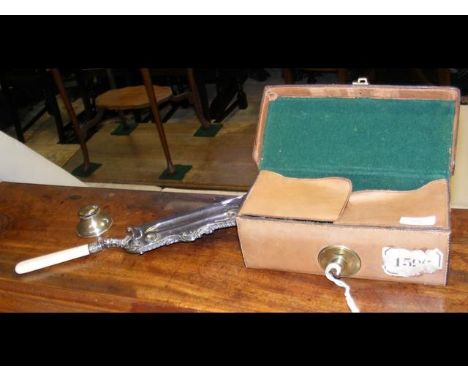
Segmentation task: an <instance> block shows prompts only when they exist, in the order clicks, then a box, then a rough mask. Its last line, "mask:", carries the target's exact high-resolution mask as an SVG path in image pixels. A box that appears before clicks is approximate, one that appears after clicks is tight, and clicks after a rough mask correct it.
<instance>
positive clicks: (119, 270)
mask: <svg viewBox="0 0 468 382" xmlns="http://www.w3.org/2000/svg"><path fill="white" fill-rule="evenodd" d="M221 198H224V197H220V196H213V195H201V194H188V193H164V192H147V191H127V190H114V189H98V188H75V187H57V186H41V185H27V184H16V183H6V182H5V183H0V311H2V312H12V311H15V312H52V311H53V312H76V311H85V312H91V311H125V312H183V311H186V312H193V311H204V312H206V311H209V312H347V311H348V308H347V305H346V302H345V299H344V296H343V290H342V289H341V288H338V287H337V286H335V285H333V284H332V283H331V282H330V281H328V280H327V279H326V278H325V277H323V276H315V275H306V274H295V273H287V272H278V271H268V270H257V269H247V268H245V266H244V263H243V260H242V254H241V251H240V247H239V241H238V238H237V230H236V228H235V227H234V228H227V229H223V230H218V231H216V232H215V233H213V234H211V235H208V236H205V237H203V238H201V239H199V240H197V241H195V242H192V243H178V244H174V245H171V246H166V247H162V248H159V249H157V250H155V251H153V252H147V253H146V254H144V255H143V256H138V255H132V254H128V253H126V252H125V251H124V250H122V249H108V250H106V251H103V252H101V253H98V254H94V255H91V256H87V257H84V258H81V259H78V260H73V261H70V262H67V263H63V264H59V265H56V266H53V267H50V268H46V269H43V270H39V271H36V272H33V273H29V274H24V275H17V274H16V273H15V271H14V267H15V265H16V263H18V262H19V261H22V260H25V259H28V258H30V257H34V256H39V255H43V254H47V253H50V252H55V251H58V250H61V249H65V248H68V247H73V246H78V245H82V244H85V243H87V242H91V241H92V239H83V238H79V237H78V236H77V235H76V234H75V227H76V224H77V222H78V217H77V211H78V209H79V207H81V206H83V205H86V204H90V203H97V204H98V205H100V206H101V208H102V209H104V210H107V211H109V212H110V214H111V215H112V217H113V219H114V225H113V226H112V227H111V229H110V230H109V231H108V233H107V234H106V235H108V236H112V237H123V236H124V235H125V231H126V227H127V226H129V225H138V224H141V223H142V222H146V221H151V220H153V219H158V218H162V217H166V216H169V215H171V214H173V213H175V212H181V211H186V210H190V209H193V208H197V207H200V206H203V205H205V204H207V203H211V202H214V201H217V200H220V199H221ZM452 225H453V234H452V247H451V248H452V252H451V259H450V272H449V278H448V285H447V286H445V287H438V286H425V285H417V284H406V283H396V282H394V283H392V282H382V281H369V280H357V279H348V282H349V284H350V285H351V287H352V293H353V296H354V298H355V300H356V302H357V304H358V306H359V307H360V309H361V311H363V312H375V311H397V312H408V311H423V312H440V311H442V312H446V311H457V312H466V311H468V210H467V211H465V210H452Z"/></svg>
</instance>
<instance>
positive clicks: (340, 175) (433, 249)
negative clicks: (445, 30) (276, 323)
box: [237, 84, 460, 284]
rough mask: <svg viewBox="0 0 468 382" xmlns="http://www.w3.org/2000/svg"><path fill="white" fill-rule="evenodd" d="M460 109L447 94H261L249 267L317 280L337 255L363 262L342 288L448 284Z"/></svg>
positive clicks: (275, 90) (393, 90)
mask: <svg viewBox="0 0 468 382" xmlns="http://www.w3.org/2000/svg"><path fill="white" fill-rule="evenodd" d="M459 104H460V94H459V91H458V89H456V88H450V87H416V86H373V85H367V84H366V85H362V84H354V85H328V86H321V85H282V86H269V87H266V88H265V90H264V93H263V99H262V103H261V108H260V116H259V122H258V128H257V135H256V141H255V146H254V152H253V157H254V160H255V161H256V163H257V165H258V167H259V170H260V173H259V175H258V177H257V179H256V181H255V183H254V185H253V186H252V188H251V189H250V191H249V193H248V195H247V197H246V200H245V202H244V204H243V206H242V208H241V210H240V212H239V215H238V217H237V226H238V232H239V239H240V243H241V248H242V253H243V257H244V262H245V265H246V266H247V267H250V268H261V269H273V270H281V271H291V272H300V273H312V274H323V273H324V269H323V264H321V263H320V262H319V253H320V252H321V251H322V250H324V249H325V248H327V247H329V246H339V247H340V248H341V247H343V248H347V249H350V250H352V251H354V252H355V253H356V254H357V255H358V257H359V261H360V266H359V269H358V271H357V272H356V273H354V274H352V275H351V276H350V277H356V278H365V279H377V280H391V281H398V282H414V283H424V284H446V281H447V266H448V260H449V244H450V207H449V206H450V204H449V203H450V194H449V184H450V175H451V174H453V171H454V165H455V147H456V136H457V125H458V114H459Z"/></svg>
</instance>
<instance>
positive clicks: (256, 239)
mask: <svg viewBox="0 0 468 382" xmlns="http://www.w3.org/2000/svg"><path fill="white" fill-rule="evenodd" d="M237 229H238V231H239V238H240V243H241V248H242V253H243V256H244V263H245V265H246V266H247V267H249V268H260V269H273V270H280V271H290V272H298V273H312V274H319V275H323V269H322V268H321V267H320V265H319V263H318V259H317V257H318V254H319V252H320V250H321V249H323V248H324V247H326V246H329V245H336V244H340V245H345V246H347V247H348V248H351V249H353V250H354V251H356V252H357V254H358V255H359V257H360V259H361V269H360V271H359V272H358V273H356V274H355V275H354V276H352V277H356V278H364V279H376V280H389V281H398V282H411V283H423V284H439V285H445V284H446V280H447V264H448V261H447V260H448V252H449V237H450V231H449V230H446V229H439V230H437V229H395V228H378V227H360V226H341V225H337V224H327V223H313V222H299V221H291V220H290V221H287V220H274V219H266V218H255V217H248V216H242V215H240V216H238V218H237ZM387 246H391V247H401V248H407V249H428V248H438V249H439V250H440V251H442V253H443V254H444V257H443V269H442V270H439V271H436V272H435V273H431V274H423V275H421V276H417V277H409V278H404V277H396V276H390V275H387V274H385V272H384V271H383V269H382V248H383V247H387Z"/></svg>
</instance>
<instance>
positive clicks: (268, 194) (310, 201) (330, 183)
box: [240, 170, 352, 222]
mask: <svg viewBox="0 0 468 382" xmlns="http://www.w3.org/2000/svg"><path fill="white" fill-rule="evenodd" d="M351 190H352V184H351V181H350V180H349V179H346V178H338V177H332V178H318V179H299V178H288V177H285V176H282V175H280V174H277V173H274V172H272V171H267V170H262V171H260V174H259V175H258V177H257V180H256V181H255V183H254V185H253V186H252V188H251V190H250V192H249V195H248V196H247V199H246V200H245V202H244V204H243V206H242V208H241V211H240V213H241V214H243V215H254V216H264V217H273V218H287V219H300V220H311V221H323V222H333V221H335V220H336V219H338V218H339V216H340V214H341V212H342V211H343V209H344V208H345V206H346V203H347V202H348V198H349V195H350V194H351Z"/></svg>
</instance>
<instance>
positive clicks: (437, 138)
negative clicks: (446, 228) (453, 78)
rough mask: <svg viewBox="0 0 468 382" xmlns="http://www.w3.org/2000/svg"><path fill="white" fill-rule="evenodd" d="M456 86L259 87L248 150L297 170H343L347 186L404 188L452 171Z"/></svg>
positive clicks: (286, 171) (306, 173) (285, 170)
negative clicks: (254, 128)
mask: <svg viewBox="0 0 468 382" xmlns="http://www.w3.org/2000/svg"><path fill="white" fill-rule="evenodd" d="M459 108H460V92H459V90H458V89H457V88H451V87H421V86H369V85H327V86H322V85H319V86H318V85H280V86H268V87H265V90H264V93H263V99H262V104H261V108H260V119H259V123H258V129H257V136H256V141H255V146H254V153H253V157H254V160H255V161H256V162H257V165H258V167H259V169H263V170H269V171H273V172H276V173H279V174H281V175H284V176H290V177H298V178H321V177H346V178H349V179H351V181H352V183H353V190H355V191H356V190H363V189H393V190H410V189H415V188H418V187H421V186H423V185H425V184H427V183H428V182H430V181H432V180H435V179H441V178H445V179H448V178H449V177H450V174H451V173H453V170H454V165H455V147H456V135H457V126H458V114H459Z"/></svg>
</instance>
